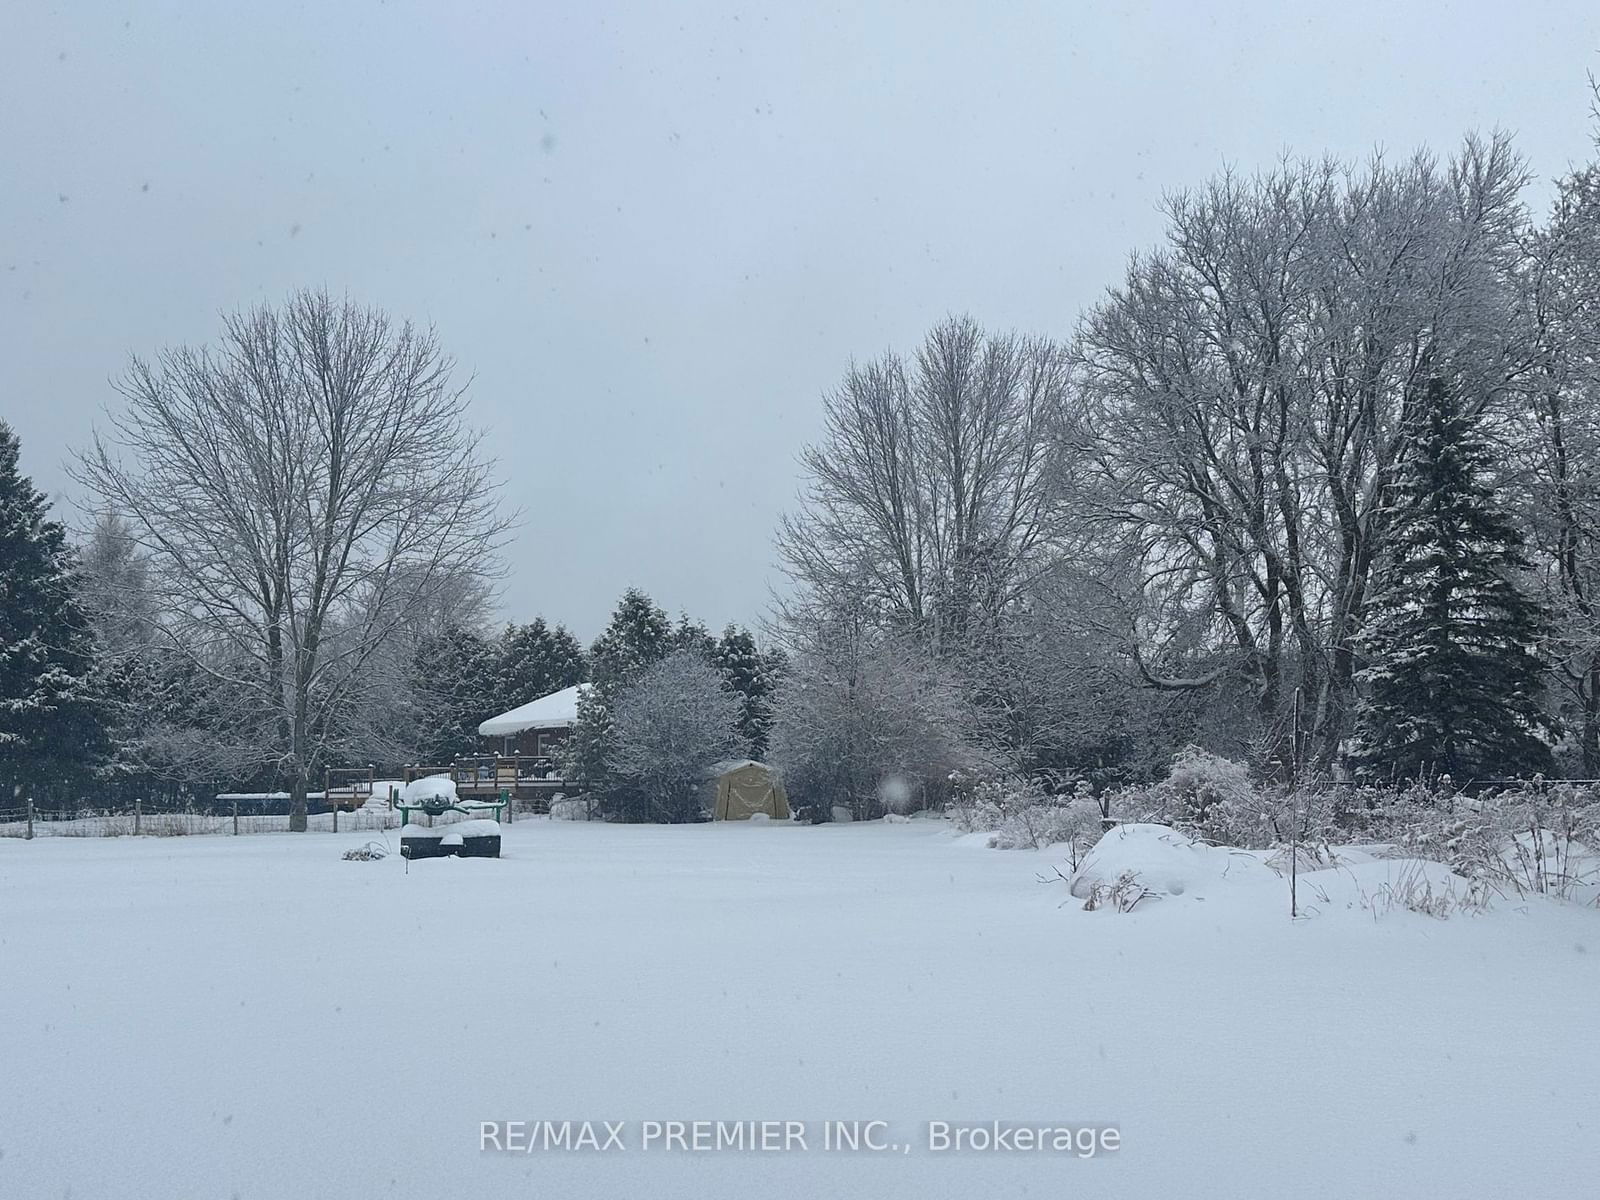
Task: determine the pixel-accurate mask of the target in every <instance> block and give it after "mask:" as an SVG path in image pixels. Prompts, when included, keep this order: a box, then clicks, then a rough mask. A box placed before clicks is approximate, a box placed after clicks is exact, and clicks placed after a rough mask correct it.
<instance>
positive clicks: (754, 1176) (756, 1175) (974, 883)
mask: <svg viewBox="0 0 1600 1200" xmlns="http://www.w3.org/2000/svg"><path fill="white" fill-rule="evenodd" d="M372 836H375V835H372V834H363V833H355V834H351V835H349V836H345V835H342V834H341V835H340V836H338V837H333V836H331V835H321V836H294V835H281V836H260V837H251V838H221V837H218V838H142V839H132V838H118V839H74V838H50V839H42V840H38V841H34V842H31V843H27V842H20V841H0V1029H3V1030H4V1031H5V1034H6V1038H5V1042H4V1045H3V1048H0V1196H3V1197H7V1198H8V1200H9V1198H16V1200H31V1198H33V1197H52V1196H66V1195H70V1196H72V1197H74V1198H76V1200H89V1198H93V1197H155V1196H160V1197H178V1196H185V1197H187V1196H208V1197H209V1196H223V1197H228V1196H238V1197H241V1198H243V1200H249V1198H253V1197H286V1198H289V1197H292V1198H296V1200H299V1198H301V1197H311V1196H330V1197H331V1196H337V1197H353V1196H399V1197H426V1198H428V1200H436V1198H438V1197H445V1196H469V1195H470V1196H474V1197H519V1198H525V1197H535V1196H560V1197H575V1196H594V1197H615V1196H650V1197H670V1196H684V1197H690V1196H692V1197H697V1198H706V1197H722V1196H730V1197H731V1196H747V1195H759V1196H768V1197H789V1196H796V1197H800V1196H812V1195H817V1196H823V1195H834V1196H844V1195H861V1196H873V1197H892V1196H905V1197H919V1198H927V1197H941V1196H950V1197H979V1196H1020V1195H1032V1196H1041V1197H1044V1196H1053V1197H1060V1196H1073V1195H1079V1196H1095V1197H1106V1196H1112V1197H1123V1196H1126V1197H1157V1196H1167V1197H1185V1198H1190V1197H1209V1196H1218V1197H1221V1196H1227V1197H1238V1196H1294V1197H1316V1196H1329V1197H1334V1196H1337V1197H1342V1198H1348V1200H1356V1198H1360V1197H1367V1196H1404V1197H1441V1198H1442V1197H1451V1198H1459V1197H1491V1196H1513V1195H1515V1196H1528V1195H1562V1196H1577V1195H1585V1194H1594V1193H1595V1188H1596V1187H1600V1128H1597V1126H1600V1115H1597V1113H1596V1107H1595V1102H1594V1097H1595V1088H1596V1085H1597V1081H1600V1029H1597V1026H1596V1021H1595V1013H1596V1011H1597V1005H1600V912H1597V911H1595V910H1593V909H1585V908H1580V907H1576V906H1560V905H1557V904H1555V903H1553V902H1550V901H1546V900H1543V899H1536V900H1530V901H1526V902H1521V903H1515V904H1501V905H1500V906H1498V907H1497V908H1496V910H1494V911H1492V912H1490V913H1488V914H1485V915H1480V916H1469V915H1459V916H1455V917H1452V918H1451V919H1449V920H1447V921H1437V920H1433V919H1430V918H1428V917H1424V916H1420V915H1418V914H1415V913H1412V912H1408V911H1405V910H1404V909H1403V908H1397V907H1392V906H1391V907H1390V908H1389V909H1388V910H1387V911H1384V912H1382V913H1381V915H1375V914H1374V912H1373V911H1372V909H1371V907H1370V906H1365V905H1363V903H1362V902H1361V897H1363V896H1370V895H1372V894H1373V893H1374V891H1376V890H1377V889H1379V888H1381V887H1382V885H1383V882H1384V879H1383V876H1384V874H1385V873H1386V872H1388V871H1390V870H1391V869H1392V868H1391V867H1390V866H1389V865H1387V864H1383V863H1368V864H1360V865H1359V869H1357V870H1353V871H1352V872H1349V873H1347V874H1345V875H1344V876H1343V882H1338V881H1335V880H1333V879H1331V878H1324V879H1322V880H1320V881H1319V880H1318V879H1317V878H1316V877H1314V876H1312V877H1304V878H1302V881H1301V884H1302V896H1303V897H1309V898H1310V899H1311V900H1312V901H1313V907H1314V908H1316V910H1317V912H1316V915H1314V916H1313V917H1311V918H1310V919H1307V920H1303V921H1300V922H1298V923H1296V922H1291V921H1290V920H1289V919H1288V917H1287V894H1286V885H1285V886H1283V887H1280V885H1279V882H1278V881H1277V880H1276V877H1274V876H1271V875H1270V873H1265V872H1264V871H1261V872H1257V871H1255V870H1253V869H1246V870H1242V871H1241V872H1240V873H1239V874H1238V875H1237V876H1236V875H1235V874H1234V872H1232V871H1231V870H1224V871H1222V872H1220V873H1219V872H1213V871H1210V868H1209V867H1208V868H1207V871H1206V872H1202V873H1201V874H1202V876H1204V878H1202V882H1201V886H1198V887H1195V888H1189V887H1187V886H1186V887H1185V889H1184V894H1183V895H1181V896H1170V897H1164V898H1161V899H1157V900H1150V901H1146V902H1143V903H1141V904H1139V905H1138V906H1137V907H1136V908H1135V910H1134V911H1133V912H1132V913H1128V914H1121V913H1117V912H1115V911H1110V910H1109V909H1103V910H1101V911H1096V912H1085V911H1083V910H1082V908H1081V901H1078V900H1073V899H1071V898H1070V897H1069V895H1068V891H1067V887H1066V885H1065V884H1064V883H1062V882H1059V881H1057V882H1055V883H1053V884H1048V885H1047V884H1043V883H1040V882H1039V881H1038V876H1040V875H1041V874H1043V875H1051V874H1052V873H1053V867H1054V865H1055V864H1056V863H1057V862H1059V861H1060V860H1061V857H1062V856H1061V855H1060V854H1056V853H1050V852H1038V853H1034V852H1026V853H1025V852H999V851H991V850H987V849H983V848H981V846H980V844H979V843H980V842H981V840H982V839H981V838H978V837H966V838H959V837H956V836H954V835H952V834H951V833H950V832H949V830H948V827H947V826H946V825H944V823H942V822H937V821H912V822H908V823H895V824H872V825H856V826H839V827H820V828H806V827H794V826H787V825H774V824H765V825H762V824H755V825H715V826H708V825H700V826H683V827H657V826H638V827H621V826H605V825H587V824H582V823H567V822H552V821H544V820H538V821H527V822H523V823H519V824H517V825H515V826H513V827H511V828H509V829H508V830H507V832H506V835H505V857H504V858H503V859H500V860H498V861H491V860H472V861H460V860H438V861H428V862H419V863H416V864H414V865H413V866H412V867H411V870H410V872H409V874H407V873H406V871H405V865H404V863H403V862H402V861H401V860H400V859H399V858H398V857H392V858H388V859H385V860H382V861H377V862H344V861H341V860H340V858H339V854H340V852H341V851H342V850H344V849H345V848H347V847H349V846H355V845H359V844H361V843H362V842H364V841H365V840H367V839H368V838H369V837H372ZM390 837H391V838H392V837H393V835H392V834H391V835H390ZM1307 878H1309V879H1310V888H1309V890H1308V884H1307ZM1219 880H1220V881H1221V882H1219ZM1230 881H1232V882H1230ZM1319 883H1320V884H1321V885H1323V886H1320V887H1319V886H1318V885H1319ZM1280 901H1281V903H1280ZM1380 907H1381V906H1380ZM540 1119H550V1120H556V1121H559V1120H572V1121H581V1120H584V1119H589V1120H593V1121H595V1122H597V1123H598V1122H600V1121H604V1120H609V1121H613V1122H618V1121H621V1122H627V1125H626V1126H625V1127H624V1137H625V1139H626V1144H627V1145H628V1149H626V1150H624V1151H621V1152H615V1151H613V1152H596V1151H592V1150H585V1151H581V1152H561V1151H544V1150H540V1151H536V1152H534V1153H531V1154H522V1153H516V1154H513V1153H496V1152H492V1151H491V1152H483V1151H480V1149H479V1144H480V1122H484V1121H495V1120H528V1121H532V1120H540ZM673 1119H679V1120H697V1119H700V1120H711V1121H716V1120H723V1121H739V1120H753V1119H755V1120H759V1119H772V1120H803V1121H809V1122H813V1123H820V1122H822V1121H827V1120H850V1121H869V1120H883V1121H886V1122H888V1123H889V1126H888V1134H887V1138H888V1140H891V1141H893V1142H895V1143H901V1144H905V1145H908V1146H909V1147H910V1149H909V1152H904V1153H902V1152H898V1151H897V1152H885V1153H869V1152H866V1151H862V1152H854V1153H852V1152H840V1151H825V1150H823V1149H821V1147H820V1144H819V1136H820V1135H817V1134H815V1133H814V1132H813V1133H812V1134H811V1137H810V1142H809V1144H810V1146H811V1148H810V1150H808V1151H806V1152H800V1151H798V1150H796V1151H793V1152H789V1153H782V1152H776V1153H759V1152H749V1151H745V1152H731V1151H723V1152H704V1153H694V1152H684V1151H680V1150H664V1149H662V1148H660V1147H659V1146H657V1147H653V1148H651V1149H649V1150H645V1149H642V1148H641V1146H640V1141H641V1138H642V1135H643V1129H644V1127H643V1126H642V1124H641V1123H642V1122H645V1121H651V1120H658V1121H666V1120H673ZM932 1120H938V1121H949V1122H985V1123H986V1122H989V1121H991V1120H1000V1121H1003V1122H1015V1123H1025V1124H1031V1125H1051V1126H1057V1125H1063V1124H1068V1125H1083V1124H1093V1125H1114V1126H1116V1127H1117V1128H1118V1130H1119V1131H1120V1134H1121V1143H1122V1144H1121V1148H1120V1149H1119V1150H1117V1151H1116V1152H1115V1153H1113V1154H1102V1155H1097V1156H1095V1157H1094V1158H1091V1159H1080V1158H1076V1157H1073V1156H1071V1155H1068V1154H1063V1153H1053V1152H1038V1151H1033V1152H1024V1151H1011V1152H992V1151H991V1152H973V1151H965V1152H962V1153H959V1154H954V1153H938V1152H933V1151H930V1150H929V1149H928V1148H927V1143H926V1136H927V1135H926V1123H927V1122H929V1121H932ZM597 1128H598V1124H597ZM810 1128H811V1129H812V1130H813V1131H814V1130H815V1129H816V1126H815V1125H813V1126H811V1127H810Z"/></svg>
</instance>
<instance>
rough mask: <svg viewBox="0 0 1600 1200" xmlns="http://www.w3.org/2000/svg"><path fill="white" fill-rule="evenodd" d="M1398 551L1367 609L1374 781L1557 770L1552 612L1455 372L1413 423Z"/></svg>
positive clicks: (1364, 730)
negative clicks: (1530, 570) (1548, 732)
mask: <svg viewBox="0 0 1600 1200" xmlns="http://www.w3.org/2000/svg"><path fill="white" fill-rule="evenodd" d="M1413 426H1414V431H1413V437H1412V449H1411V453H1410V454H1409V456H1408V457H1407V459H1406V462H1405V465H1404V466H1403V468H1402V470H1401V472H1400V477H1399V479H1398V480H1397V482H1396V488H1395V502H1394V507H1393V520H1394V525H1393V527H1392V530H1391V533H1392V537H1391V541H1390V547H1391V549H1390V556H1389V559H1388V561H1387V563H1386V568H1387V569H1386V572H1385V575H1384V577H1383V579H1384V583H1383V586H1382V588H1381V589H1380V591H1379V593H1378V594H1377V596H1376V597H1375V598H1374V600H1373V602H1372V605H1371V608H1370V609H1369V611H1368V614H1367V622H1366V631H1365V633H1364V635H1363V643H1364V645H1363V650H1364V657H1365V659H1366V665H1365V666H1364V668H1363V670H1362V672H1361V675H1360V682H1361V684H1362V687H1363V691H1364V697H1363V700H1362V703H1361V707H1360V710H1359V713H1358V723H1357V742H1356V748H1355V753H1354V755H1353V760H1354V764H1355V766H1356V768H1357V770H1358V771H1359V772H1360V773H1361V774H1363V775H1366V776H1368V777H1385V778H1388V777H1393V778H1406V777H1414V776H1417V775H1440V774H1448V775H1450V776H1452V777H1453V778H1454V779H1455V780H1456V781H1457V782H1458V783H1463V784H1464V783H1467V782H1469V781H1470V780H1472V779H1482V778H1494V777H1499V776H1505V775H1516V774H1525V773H1531V772H1536V771H1546V770H1549V769H1550V765H1551V760H1550V750H1549V747H1548V746H1547V744H1546V743H1545V742H1544V740H1543V739H1542V738H1541V737H1540V736H1539V731H1540V728H1541V726H1542V725H1543V724H1544V714H1543V712H1542V710H1541V707H1540V702H1539V700H1540V691H1541V680H1542V674H1543V666H1542V664H1541V663H1540V661H1539V658H1538V657H1537V654H1536V652H1535V648H1536V647H1537V645H1538V643H1539V641H1540V638H1541V636H1542V634H1543V626H1544V614H1543V611H1542V610H1541V608H1540V607H1539V605H1538V604H1537V603H1536V602H1535V601H1534V600H1533V599H1531V598H1530V597H1529V595H1528V594H1527V593H1525V592H1524V591H1522V590H1521V588H1520V587H1519V577H1520V576H1521V575H1522V574H1523V573H1524V572H1525V570H1526V568H1527V560H1526V558H1525V556H1524V554H1523V549H1522V538H1521V535H1520V534H1519V533H1518V531H1517V529H1516V527H1515V525H1513V524H1512V521H1511V519H1510V517H1509V516H1508V515H1507V514H1506V512H1505V511H1504V509H1503V508H1502V507H1500V505H1499V503H1498V501H1497V498H1496V495H1495V491H1494V488H1493V487H1492V485H1491V484H1490V483H1489V482H1488V481H1489V479H1490V477H1491V471H1490V468H1491V465H1492V461H1491V457H1490V454H1491V452H1490V449H1489V446H1488V444H1487V442H1486V441H1485V440H1484V438H1483V437H1482V435H1481V433H1480V432H1479V431H1478V429H1477V428H1476V426H1475V423H1474V421H1473V420H1472V418H1471V417H1470V416H1469V415H1468V414H1465V413H1463V412H1462V411H1461V408H1460V406H1459V403H1458V401H1457V400H1456V397H1455V396H1454V395H1453V393H1452V392H1450V391H1449V390H1448V389H1447V388H1446V387H1445V385H1444V383H1443V381H1442V380H1438V379H1434V380H1431V381H1430V382H1429V385H1428V389H1427V393H1426V397H1425V401H1424V404H1423V407H1422V409H1421V411H1420V412H1418V413H1417V414H1416V416H1415V418H1414V419H1413Z"/></svg>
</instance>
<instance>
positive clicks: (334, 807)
mask: <svg viewBox="0 0 1600 1200" xmlns="http://www.w3.org/2000/svg"><path fill="white" fill-rule="evenodd" d="M322 796H323V799H325V800H326V801H327V802H328V811H329V812H331V813H332V814H333V831H334V832H335V833H338V832H339V805H338V802H337V801H335V800H334V798H333V797H332V796H330V795H328V792H327V789H326V788H324V789H323V792H322Z"/></svg>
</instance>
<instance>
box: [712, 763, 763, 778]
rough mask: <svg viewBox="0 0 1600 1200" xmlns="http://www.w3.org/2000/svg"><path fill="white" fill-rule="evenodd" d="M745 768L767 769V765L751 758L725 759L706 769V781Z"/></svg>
mask: <svg viewBox="0 0 1600 1200" xmlns="http://www.w3.org/2000/svg"><path fill="white" fill-rule="evenodd" d="M745 767H760V768H761V769H762V770H766V769H767V764H766V763H763V762H757V761H756V760H755V759H753V758H725V759H723V760H722V761H721V762H714V763H712V764H711V765H710V766H709V767H707V768H706V778H707V779H721V778H722V777H723V776H724V775H727V774H729V773H730V772H732V771H742V770H743V769H744V768H745Z"/></svg>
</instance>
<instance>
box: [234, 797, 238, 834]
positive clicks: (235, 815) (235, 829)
mask: <svg viewBox="0 0 1600 1200" xmlns="http://www.w3.org/2000/svg"><path fill="white" fill-rule="evenodd" d="M233 836H234V837H238V836H239V801H238V800H237V799H236V800H234V802H233Z"/></svg>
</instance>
